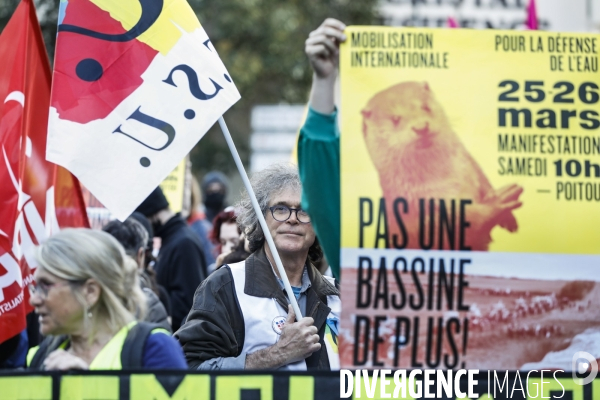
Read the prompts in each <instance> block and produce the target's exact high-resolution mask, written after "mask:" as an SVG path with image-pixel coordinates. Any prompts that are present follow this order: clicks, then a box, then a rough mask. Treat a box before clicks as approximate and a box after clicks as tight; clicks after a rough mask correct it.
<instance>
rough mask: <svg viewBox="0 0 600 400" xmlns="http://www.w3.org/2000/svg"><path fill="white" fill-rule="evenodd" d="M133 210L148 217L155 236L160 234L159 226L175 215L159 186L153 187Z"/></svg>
mask: <svg viewBox="0 0 600 400" xmlns="http://www.w3.org/2000/svg"><path fill="white" fill-rule="evenodd" d="M135 211H137V212H139V213H141V214H143V215H144V216H145V217H146V218H148V221H150V223H151V224H152V230H153V231H154V235H155V236H160V235H159V231H160V228H162V227H163V226H164V225H165V224H166V223H167V222H168V221H169V220H170V219H171V218H173V216H175V213H173V211H171V209H170V208H169V202H168V201H167V198H166V197H165V195H164V193H163V191H162V189H161V188H160V186H158V187H157V188H156V189H154V191H153V192H152V193H150V195H148V197H147V198H146V199H145V200H144V201H143V202H142V204H140V205H139V206H138V207H137V208H136V209H135Z"/></svg>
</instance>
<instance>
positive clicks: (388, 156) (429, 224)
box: [362, 81, 523, 251]
mask: <svg viewBox="0 0 600 400" xmlns="http://www.w3.org/2000/svg"><path fill="white" fill-rule="evenodd" d="M362 117H363V125H362V133H363V136H364V141H365V144H366V147H367V150H368V152H369V154H370V156H371V160H372V162H373V164H374V166H375V168H376V169H377V172H378V174H379V180H380V183H381V189H382V192H383V197H384V199H385V204H386V209H387V210H386V211H387V219H388V223H387V226H388V229H389V233H388V235H389V237H393V236H394V235H396V237H399V238H400V239H399V240H398V241H396V244H395V245H394V247H396V248H408V249H418V248H420V249H430V248H433V249H439V250H443V249H451V250H455V249H461V250H465V249H468V250H479V251H487V250H488V245H489V244H490V242H491V240H492V239H491V236H490V231H491V230H492V229H493V228H494V227H496V226H500V227H502V228H504V229H506V230H508V231H510V232H515V231H516V230H517V229H518V223H517V220H516V219H515V217H514V215H513V213H512V210H514V209H516V208H519V207H521V206H522V203H521V202H520V201H519V196H520V195H521V193H522V192H523V188H522V187H520V186H519V185H516V184H512V185H507V186H505V187H502V188H500V189H497V190H495V189H494V188H493V187H492V186H491V185H490V183H489V181H488V179H487V178H486V176H485V174H484V173H483V171H482V170H481V168H480V166H479V165H478V164H477V162H476V161H475V160H474V159H473V157H471V155H470V154H469V153H468V151H467V149H466V148H465V146H464V145H463V144H462V142H461V141H460V139H459V137H458V135H457V134H456V133H455V132H454V131H453V130H452V127H451V125H450V123H449V121H448V118H447V116H446V114H445V112H444V108H443V106H442V105H441V104H440V103H439V102H438V101H437V100H436V98H435V95H434V93H433V90H432V89H431V87H430V86H429V84H428V83H427V82H415V81H408V82H402V83H398V84H396V85H393V86H391V87H389V88H387V89H384V90H382V91H380V92H378V93H377V94H375V95H374V96H373V97H372V98H371V99H370V100H369V101H368V103H367V105H366V106H365V107H364V109H363V110H362ZM399 203H400V204H399ZM460 220H462V221H463V229H461V226H460ZM465 223H466V224H468V226H467V227H466V229H465V228H464V225H465ZM457 239H458V240H457Z"/></svg>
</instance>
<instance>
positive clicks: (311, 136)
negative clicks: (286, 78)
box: [298, 107, 341, 280]
mask: <svg viewBox="0 0 600 400" xmlns="http://www.w3.org/2000/svg"><path fill="white" fill-rule="evenodd" d="M298 168H299V171H300V179H301V180H302V187H303V191H302V208H303V209H305V210H306V211H308V213H309V214H310V216H311V220H312V223H313V227H314V228H315V232H316V233H317V237H318V238H319V241H320V242H321V245H322V246H323V251H324V252H325V256H326V257H327V261H329V265H330V266H331V271H332V272H333V275H334V277H335V278H336V279H338V280H339V279H340V233H341V231H340V134H339V129H338V126H337V111H334V112H333V113H332V114H330V115H324V114H320V113H318V112H316V111H314V110H313V109H311V108H310V107H309V109H308V115H307V116H306V121H305V123H304V126H302V128H301V129H300V137H299V139H298Z"/></svg>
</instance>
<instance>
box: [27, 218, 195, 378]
mask: <svg viewBox="0 0 600 400" xmlns="http://www.w3.org/2000/svg"><path fill="white" fill-rule="evenodd" d="M35 258H36V260H37V262H38V264H39V266H38V268H37V270H36V272H35V282H36V283H35V284H34V285H30V287H29V289H30V294H31V297H30V303H31V305H32V306H34V307H35V311H36V313H37V314H38V315H39V322H40V332H41V333H42V334H43V335H45V336H47V337H46V339H45V340H44V341H43V342H42V343H41V344H40V346H38V347H34V348H32V349H31V350H30V352H29V354H28V357H27V361H28V363H27V364H28V366H29V367H30V368H31V369H39V370H70V369H92V370H99V369H128V368H161V369H184V368H186V364H185V360H184V357H183V353H182V351H181V348H180V347H179V344H178V343H177V342H176V341H175V340H174V339H173V338H172V337H171V336H170V335H169V334H168V332H167V331H165V330H164V329H160V328H158V329H157V328H156V326H154V325H151V324H148V323H142V322H137V321H136V320H135V317H134V315H136V313H137V315H139V316H143V314H144V312H145V298H144V294H143V292H142V291H141V289H140V286H139V283H138V277H137V271H136V268H137V265H136V264H135V262H134V261H133V260H132V259H131V258H129V257H127V256H126V255H125V252H124V250H123V247H122V246H121V245H120V244H119V243H118V242H117V240H116V239H115V238H113V237H112V236H111V235H109V234H107V233H105V232H101V231H95V230H91V229H65V230H63V231H62V232H60V233H58V234H57V235H55V236H53V237H51V238H50V239H48V240H47V241H46V242H45V243H43V244H42V245H40V246H38V247H37V248H36V251H35Z"/></svg>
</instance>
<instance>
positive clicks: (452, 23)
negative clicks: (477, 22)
mask: <svg viewBox="0 0 600 400" xmlns="http://www.w3.org/2000/svg"><path fill="white" fill-rule="evenodd" d="M447 25H448V28H458V23H457V22H456V20H455V19H454V18H452V17H448V21H447Z"/></svg>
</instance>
